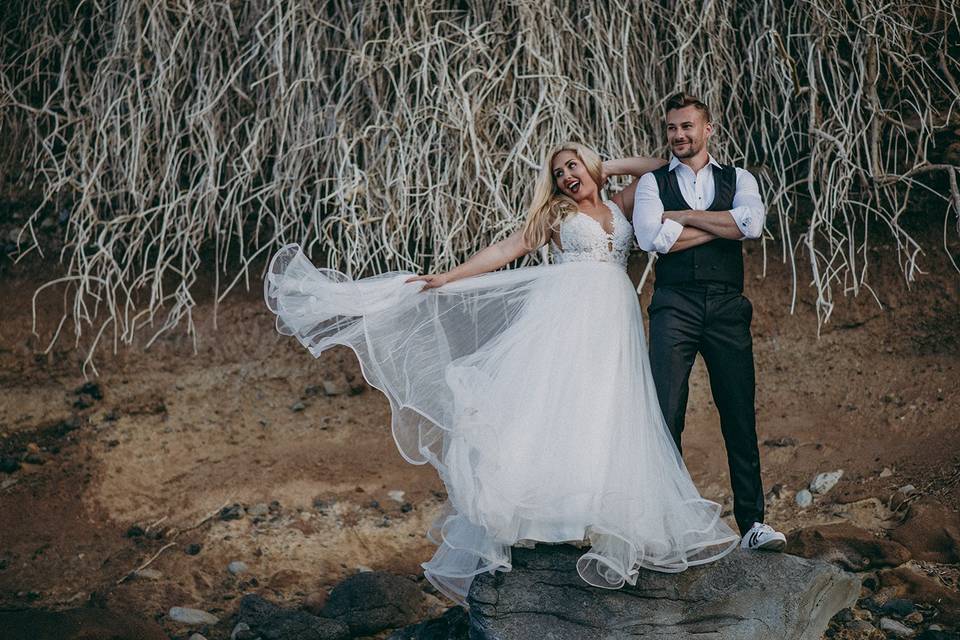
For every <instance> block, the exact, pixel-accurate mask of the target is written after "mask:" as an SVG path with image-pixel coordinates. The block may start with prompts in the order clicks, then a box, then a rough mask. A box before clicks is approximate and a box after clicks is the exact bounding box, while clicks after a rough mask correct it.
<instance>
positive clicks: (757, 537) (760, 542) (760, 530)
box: [740, 522, 787, 551]
mask: <svg viewBox="0 0 960 640" xmlns="http://www.w3.org/2000/svg"><path fill="white" fill-rule="evenodd" d="M785 546H787V538H786V536H784V535H783V534H782V533H780V532H779V531H777V530H775V529H774V528H773V527H771V526H770V525H768V524H763V523H762V522H754V523H753V526H752V527H750V530H749V531H747V532H746V533H745V534H743V540H741V541H740V548H741V549H750V550H751V551H752V550H758V549H763V550H764V551H783V548H784V547H785Z"/></svg>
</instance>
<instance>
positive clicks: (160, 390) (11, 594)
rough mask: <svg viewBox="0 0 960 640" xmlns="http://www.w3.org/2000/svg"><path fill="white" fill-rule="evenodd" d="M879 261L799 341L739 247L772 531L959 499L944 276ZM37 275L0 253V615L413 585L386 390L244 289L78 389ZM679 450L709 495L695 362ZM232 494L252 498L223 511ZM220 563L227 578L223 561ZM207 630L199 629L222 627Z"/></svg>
mask: <svg viewBox="0 0 960 640" xmlns="http://www.w3.org/2000/svg"><path fill="white" fill-rule="evenodd" d="M928 246H933V247H936V246H937V244H936V242H931V243H930V244H928ZM770 248H771V249H773V247H772V246H771V247H770ZM0 259H4V260H6V258H0ZM894 260H895V254H894V253H893V252H892V251H886V252H882V253H878V254H877V255H876V256H875V258H874V262H873V268H874V269H875V271H874V274H875V275H874V278H873V283H874V285H875V288H876V291H877V294H878V296H879V298H880V301H881V303H882V305H883V308H882V309H881V308H880V307H879V306H878V304H877V303H876V301H874V300H873V298H872V296H871V295H870V294H869V292H864V293H863V294H862V295H860V296H859V297H857V298H845V299H844V298H841V299H839V300H838V301H837V308H836V310H835V312H834V314H833V317H832V318H831V320H830V322H829V323H828V324H827V325H826V326H825V327H824V329H823V332H822V335H821V336H820V337H819V339H818V337H817V335H816V320H815V315H814V312H813V306H812V299H813V298H812V293H811V292H810V291H809V290H806V289H804V290H803V291H802V292H801V297H800V300H799V303H798V306H797V310H796V313H794V314H792V315H791V314H790V313H789V303H790V291H789V284H788V283H789V281H790V274H789V270H788V269H787V267H785V266H784V265H782V264H780V263H778V262H776V260H775V259H772V260H771V261H770V263H769V264H768V267H767V276H766V278H763V277H761V269H762V261H761V248H760V245H759V244H758V243H753V244H751V245H749V251H748V254H747V281H748V282H747V292H746V293H747V295H748V296H749V297H750V298H751V299H752V301H753V303H754V341H755V353H756V358H757V379H758V389H757V391H758V425H759V438H760V442H761V443H763V444H762V445H761V455H762V467H763V478H764V485H765V488H767V489H770V490H772V495H771V499H770V503H769V512H768V518H767V519H768V521H769V522H771V523H773V524H775V525H776V526H777V527H778V528H780V529H782V530H784V531H791V530H794V529H796V528H799V527H803V526H808V525H811V524H814V523H824V522H835V521H845V520H846V521H851V522H853V523H854V524H856V525H857V526H860V527H862V528H865V529H870V530H880V529H882V528H884V527H889V526H891V524H890V521H891V520H892V519H895V518H896V517H897V514H896V513H894V512H892V511H890V510H888V509H887V507H888V506H890V505H891V502H890V500H891V498H892V497H894V496H895V495H896V493H897V491H898V489H899V488H901V487H903V486H905V485H913V486H914V487H915V488H916V495H918V496H920V497H922V498H926V499H933V500H936V501H938V502H940V503H941V504H943V505H947V506H948V507H949V508H950V509H952V510H957V509H958V508H960V486H958V480H960V429H958V426H960V424H958V423H960V418H958V415H960V395H958V391H960V382H958V378H960V358H958V355H960V321H958V319H960V295H958V283H960V276H958V274H957V273H956V272H955V271H953V268H952V267H951V266H950V264H949V262H948V261H947V259H946V256H945V255H943V253H942V251H937V250H936V249H935V248H934V249H933V250H932V251H931V253H930V254H929V255H927V256H926V257H925V258H924V259H923V264H924V266H925V268H926V271H927V273H926V274H925V275H922V276H920V277H919V279H918V281H917V282H915V283H913V284H912V285H911V286H910V287H909V288H908V287H907V286H906V284H905V283H904V282H903V278H902V276H901V275H900V273H899V271H898V268H897V265H896V264H895V263H894V262H893V261H894ZM635 266H636V265H635ZM637 268H639V266H637ZM634 271H636V269H634ZM55 273H56V272H55V271H54V270H53V269H52V268H48V267H43V266H42V265H41V266H40V267H38V266H37V265H32V266H30V265H11V264H10V262H9V260H7V262H6V264H5V265H3V270H2V271H0V299H2V300H3V311H2V313H0V389H2V396H0V454H3V455H5V456H8V457H13V458H15V459H17V460H20V461H21V466H20V468H18V469H16V470H12V471H10V472H0V522H2V526H0V610H4V609H5V610H14V609H23V608H26V607H30V608H37V607H43V608H48V609H64V608H70V607H78V606H82V605H84V604H86V603H89V602H94V603H100V604H101V605H105V606H106V607H107V608H108V609H110V610H113V611H121V612H127V613H129V614H130V615H132V616H134V617H142V618H144V619H153V620H156V621H158V622H159V623H160V624H161V625H162V626H163V628H164V630H165V631H166V633H167V634H168V635H169V636H171V637H176V638H186V637H187V636H188V635H189V633H190V632H189V630H188V629H187V628H186V627H183V626H181V625H178V624H176V623H173V622H171V621H170V620H169V619H168V618H167V616H166V614H167V612H168V611H169V609H170V608H171V607H173V606H185V607H196V608H199V609H205V610H207V611H211V612H213V613H215V614H217V615H219V616H220V617H221V618H222V619H226V618H228V617H229V615H230V614H231V613H232V612H233V611H234V610H235V609H236V601H235V600H236V598H238V597H239V596H241V595H243V594H244V593H250V592H259V593H262V594H264V595H265V596H267V597H269V598H271V599H273V600H277V601H281V602H287V603H291V604H299V603H300V602H302V601H303V600H304V599H305V598H307V597H309V596H311V595H312V594H318V593H319V594H323V593H325V592H326V591H327V590H329V588H330V587H332V586H333V585H334V584H336V583H337V582H338V581H340V580H341V579H343V578H344V577H346V576H348V575H350V574H352V573H355V572H356V571H357V570H358V568H359V567H369V568H373V569H380V570H386V571H391V572H395V573H399V574H408V575H417V576H419V574H420V567H419V563H420V562H422V561H424V560H426V559H428V558H429V557H430V555H431V554H432V549H433V547H432V545H431V544H430V543H429V542H428V541H427V540H426V539H425V537H424V532H425V530H426V529H427V527H428V525H429V523H430V522H431V521H432V519H433V517H434V516H435V515H436V513H437V511H438V509H439V507H440V505H441V504H442V502H443V486H442V485H441V483H440V482H439V481H438V480H437V478H436V475H435V473H434V471H433V469H432V468H430V467H428V466H427V467H417V466H412V465H410V464H408V463H406V462H405V461H404V460H403V459H402V458H401V457H400V455H399V454H398V452H397V450H396V447H395V446H394V443H393V441H392V439H391V436H390V431H389V407H388V404H387V402H386V400H385V398H384V397H383V396H382V395H381V394H380V393H379V392H378V391H376V390H375V389H371V388H370V387H368V386H366V385H364V384H363V382H362V376H361V375H360V370H359V366H358V364H357V361H356V359H355V358H354V357H353V354H352V353H351V352H349V351H347V350H344V349H340V350H334V351H331V352H329V353H326V354H324V355H323V356H322V357H321V358H319V359H314V358H313V357H311V356H310V355H309V354H308V353H307V352H306V351H305V350H304V349H303V348H302V347H301V346H300V345H299V343H297V342H296V341H295V340H294V339H292V338H289V337H285V336H280V335H278V334H276V332H275V330H274V326H273V316H272V314H271V313H270V312H269V311H268V310H267V309H266V307H265V306H264V304H263V301H262V299H261V297H260V292H259V289H258V287H257V286H255V287H254V289H255V290H254V291H252V292H250V293H243V294H236V295H231V296H230V297H229V298H228V299H227V301H226V302H225V303H224V304H223V305H222V306H221V307H220V312H219V317H218V322H217V323H218V327H219V328H218V329H217V330H213V328H212V314H211V308H212V307H211V305H210V303H209V302H201V303H200V305H199V307H198V308H197V309H196V313H195V318H196V319H197V324H198V327H199V330H200V334H201V335H200V339H199V342H198V353H197V354H196V355H194V353H193V342H192V339H191V338H189V337H188V336H186V335H184V332H183V331H182V330H176V331H174V332H172V333H169V334H166V335H164V336H162V337H160V338H159V339H158V340H157V341H156V342H155V343H154V344H153V345H152V346H151V347H150V348H149V349H147V350H143V349H142V348H141V347H135V348H123V347H121V349H120V352H119V354H118V355H116V356H112V355H110V354H109V353H104V354H103V355H102V356H101V357H99V358H98V359H97V361H96V362H97V367H98V370H99V376H98V377H96V378H93V379H90V380H85V379H84V377H83V375H82V374H81V369H80V363H81V361H82V359H83V354H82V353H81V352H78V351H75V350H73V349H72V348H71V347H72V342H71V340H69V339H67V340H62V341H61V342H60V343H59V344H58V345H57V346H56V348H55V349H54V350H53V351H52V352H51V353H49V354H43V350H44V347H45V346H46V344H47V341H48V340H49V336H50V335H51V332H52V330H53V329H54V328H55V326H56V321H57V319H58V318H59V313H58V305H59V304H61V301H60V300H59V299H58V298H56V297H55V296H47V297H45V298H43V299H41V301H40V315H41V324H40V327H41V334H42V338H38V337H36V336H33V335H31V317H30V309H31V295H32V291H33V290H34V288H35V287H36V286H37V285H38V284H40V283H42V282H43V281H44V280H45V279H47V278H48V277H52V276H53V275H54V274H55ZM803 275H804V274H800V277H801V281H802V279H803ZM649 295H650V291H649V286H648V289H647V290H646V291H645V292H644V296H643V305H644V309H645V308H646V302H647V300H648V298H649ZM147 333H148V332H147ZM90 382H93V383H95V384H96V385H97V387H96V388H94V387H91V386H88V387H87V388H86V389H85V390H81V389H82V387H83V385H84V384H85V383H90ZM325 383H326V384H325ZM325 386H326V388H325ZM78 390H81V391H78ZM328 392H330V395H328ZM98 396H99V397H98ZM684 449H685V459H686V461H687V464H688V466H689V468H690V470H691V473H692V475H693V477H694V480H695V481H696V483H697V485H698V486H699V487H700V488H701V491H702V492H703V493H704V495H705V496H706V497H708V498H712V499H715V500H718V501H722V502H725V503H726V504H727V505H729V504H730V497H729V496H730V489H729V479H728V474H727V469H726V457H725V454H724V450H723V447H722V439H721V437H720V430H719V420H718V417H717V414H716V409H715V406H714V404H713V402H712V400H711V398H710V392H709V382H708V379H707V376H706V372H705V369H704V367H703V365H702V363H701V362H698V363H697V366H696V368H695V371H694V376H693V379H692V388H691V397H690V405H689V409H688V420H687V430H686V433H685V440H684ZM837 469H843V471H844V474H843V477H842V479H841V481H840V483H839V484H838V485H837V487H836V488H835V489H833V491H831V492H830V493H829V494H827V496H825V497H818V498H817V499H816V501H815V503H814V504H813V506H811V507H809V508H806V509H801V508H799V507H798V506H797V505H796V503H795V501H794V500H793V496H794V494H795V492H796V491H798V490H800V489H802V488H804V487H805V486H806V485H807V484H808V483H809V482H810V480H811V479H812V478H813V476H814V475H815V474H817V473H819V472H823V471H833V470H837ZM395 491H402V492H403V495H402V496H400V495H399V494H396V493H394V494H393V496H391V495H390V494H389V493H388V492H395ZM778 496H779V497H778ZM870 498H875V499H876V500H868V499H870ZM271 503H272V504H271ZM233 504H240V505H243V506H244V507H245V508H247V509H248V510H249V509H250V508H251V507H253V506H254V505H261V504H262V505H265V507H264V506H259V507H255V508H254V512H255V513H260V515H259V516H257V517H252V516H251V515H250V514H249V513H248V514H247V516H245V517H242V518H238V519H222V518H221V517H220V516H219V512H220V510H221V509H222V508H223V507H229V506H230V505H233ZM264 508H265V509H266V511H264ZM731 522H732V520H731ZM191 545H200V546H199V550H198V548H197V547H196V546H193V547H191ZM234 560H241V561H243V562H245V563H246V564H247V565H248V566H249V570H248V571H247V572H245V573H241V574H240V575H236V576H235V575H232V574H231V573H229V572H228V571H227V565H228V563H230V562H231V561H234ZM140 567H144V568H145V569H147V570H146V571H144V572H143V573H141V574H140V575H137V576H133V577H131V576H130V574H131V572H132V571H133V570H135V569H137V568H140ZM321 597H322V596H321ZM446 606H447V603H445V602H444V601H442V600H440V599H437V600H436V602H435V603H434V605H433V608H434V610H435V612H440V611H442V610H443V609H444V608H445V607H446ZM217 629H219V631H220V632H221V633H222V634H224V635H222V636H218V635H216V633H212V634H211V635H210V636H209V637H211V638H213V639H215V638H218V637H229V627H228V626H222V628H221V627H217Z"/></svg>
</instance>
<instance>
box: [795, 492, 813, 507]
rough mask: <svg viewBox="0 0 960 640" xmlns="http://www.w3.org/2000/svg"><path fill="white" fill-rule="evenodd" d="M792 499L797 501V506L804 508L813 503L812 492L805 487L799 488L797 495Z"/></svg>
mask: <svg viewBox="0 0 960 640" xmlns="http://www.w3.org/2000/svg"><path fill="white" fill-rule="evenodd" d="M794 500H796V501H797V505H798V506H800V507H801V508H804V509H805V508H807V507H809V506H810V505H811V504H813V494H812V493H810V492H809V491H807V490H806V489H801V490H800V491H797V495H796V497H795V498H794Z"/></svg>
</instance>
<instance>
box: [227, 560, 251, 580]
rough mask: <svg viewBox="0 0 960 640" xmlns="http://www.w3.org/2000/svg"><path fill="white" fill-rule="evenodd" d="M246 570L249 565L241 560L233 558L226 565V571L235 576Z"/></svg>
mask: <svg viewBox="0 0 960 640" xmlns="http://www.w3.org/2000/svg"><path fill="white" fill-rule="evenodd" d="M248 570H249V567H248V566H247V564H246V563H245V562H241V561H240V560H234V561H233V562H231V563H230V564H228V565H227V571H229V572H230V573H232V574H233V575H235V576H236V575H239V574H241V573H246V572H247V571H248Z"/></svg>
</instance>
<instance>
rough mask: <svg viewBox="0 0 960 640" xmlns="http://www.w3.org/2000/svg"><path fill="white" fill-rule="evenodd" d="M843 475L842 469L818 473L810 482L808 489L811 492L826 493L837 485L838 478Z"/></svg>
mask: <svg viewBox="0 0 960 640" xmlns="http://www.w3.org/2000/svg"><path fill="white" fill-rule="evenodd" d="M842 477H843V469H838V470H836V471H828V472H826V473H819V474H817V476H816V477H815V478H814V479H813V481H812V482H811V483H810V491H812V492H813V493H820V494H823V493H826V492H828V491H830V489H833V488H834V487H835V486H837V483H838V482H839V481H840V478H842Z"/></svg>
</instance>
